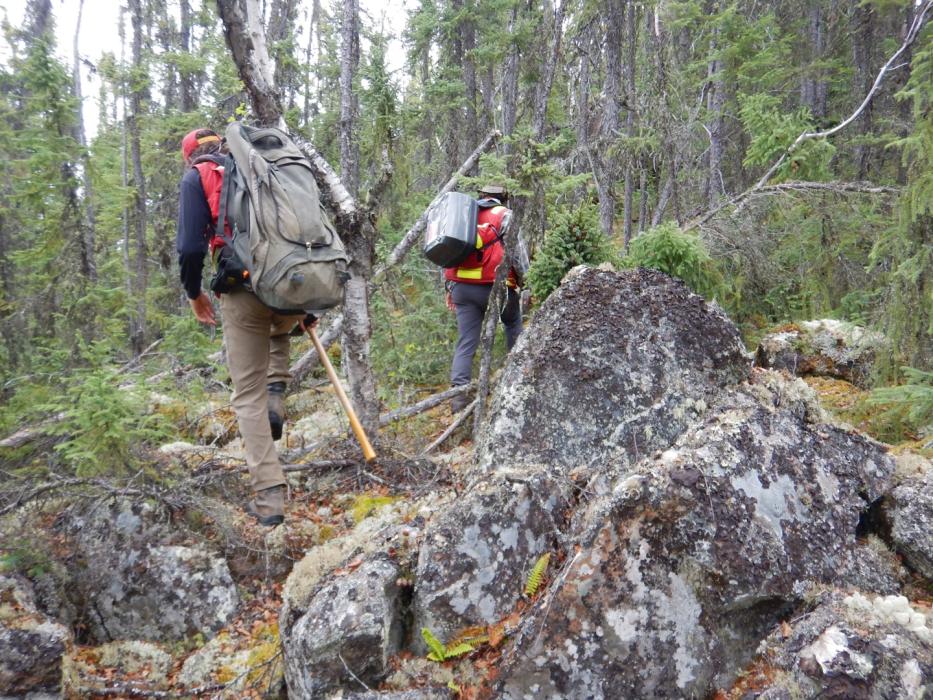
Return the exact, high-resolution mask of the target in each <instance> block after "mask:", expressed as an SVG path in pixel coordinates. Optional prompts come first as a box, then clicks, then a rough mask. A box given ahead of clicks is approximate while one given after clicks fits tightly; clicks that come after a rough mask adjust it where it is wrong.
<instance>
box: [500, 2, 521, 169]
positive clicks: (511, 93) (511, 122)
mask: <svg viewBox="0 0 933 700" xmlns="http://www.w3.org/2000/svg"><path fill="white" fill-rule="evenodd" d="M517 25H518V3H515V4H514V5H513V6H512V12H511V14H510V15H509V31H508V34H509V36H510V37H512V36H514V34H515V31H516V27H517ZM518 58H519V56H518V43H517V42H516V41H515V40H514V39H512V41H511V42H510V43H509V50H508V53H507V54H506V58H505V69H504V70H503V72H502V133H503V134H504V135H506V136H511V135H512V132H513V131H514V130H515V123H516V121H517V120H518ZM503 150H504V151H505V153H506V155H508V154H509V152H510V151H511V147H510V145H508V144H506V145H505V147H504V149H503Z"/></svg>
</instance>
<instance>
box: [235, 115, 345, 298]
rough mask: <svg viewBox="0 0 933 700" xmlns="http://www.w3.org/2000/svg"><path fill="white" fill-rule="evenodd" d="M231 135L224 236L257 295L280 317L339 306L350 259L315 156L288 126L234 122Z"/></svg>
mask: <svg viewBox="0 0 933 700" xmlns="http://www.w3.org/2000/svg"><path fill="white" fill-rule="evenodd" d="M225 136H226V140H227V147H228V148H229V150H230V153H229V155H228V156H227V159H226V162H225V163H224V180H223V186H222V189H221V194H220V205H219V216H218V224H217V233H218V235H220V236H221V237H222V238H224V239H225V240H226V241H227V243H228V245H230V246H231V248H232V249H233V252H234V253H236V255H237V257H238V258H239V259H240V262H242V263H243V264H244V266H245V267H246V269H247V271H248V272H249V282H250V285H251V286H252V289H253V292H254V293H255V294H256V296H257V297H259V300H260V301H262V302H263V303H264V304H265V305H266V306H268V307H270V308H271V309H273V310H275V311H277V312H280V313H301V312H319V311H324V310H325V309H329V308H331V307H333V306H336V305H337V304H339V303H340V302H341V300H342V299H343V285H344V283H345V282H346V280H347V278H348V274H347V265H348V263H349V258H348V257H347V253H346V251H345V249H344V246H343V243H342V242H341V240H340V237H339V236H338V235H337V232H336V231H335V230H334V227H333V225H332V224H331V222H330V221H329V220H328V218H327V215H326V214H325V213H324V206H323V205H322V204H321V200H320V197H319V196H318V189H317V183H316V182H315V181H314V174H313V173H312V171H311V166H310V164H309V163H308V160H307V158H305V157H304V155H303V154H302V153H301V151H300V150H299V149H298V147H297V146H296V145H295V144H294V142H293V141H292V140H291V139H290V138H289V137H288V135H287V134H285V133H284V132H283V131H281V130H280V129H275V128H271V127H269V128H256V127H251V126H246V125H245V124H242V123H240V122H233V123H231V124H230V125H229V126H228V127H227V131H226V134H225ZM225 220H226V221H227V222H228V224H229V226H230V233H231V234H232V240H231V238H230V237H229V236H228V234H227V233H226V232H225V231H224V224H223V222H224V221H225Z"/></svg>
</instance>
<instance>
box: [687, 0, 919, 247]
mask: <svg viewBox="0 0 933 700" xmlns="http://www.w3.org/2000/svg"><path fill="white" fill-rule="evenodd" d="M931 8H933V0H926V1H925V2H924V3H923V4H922V5H920V6H919V7H918V8H917V13H916V15H914V20H913V22H912V23H911V25H910V28H909V29H908V30H907V34H906V35H905V36H904V41H903V42H902V43H901V46H900V48H899V49H898V50H897V51H895V52H894V54H892V56H891V57H890V58H889V59H888V60H887V61H886V62H885V64H884V65H883V66H881V70H879V71H878V75H877V76H876V77H875V82H874V83H873V84H872V86H871V89H870V90H869V91H868V94H867V95H865V99H863V100H862V103H861V104H860V105H859V106H858V107H857V108H856V109H855V111H854V112H852V114H850V115H849V116H848V117H846V118H845V119H843V120H842V121H841V122H839V123H838V124H836V126H834V127H832V128H830V129H826V130H824V131H805V132H803V133H802V134H800V135H799V136H798V137H797V138H796V139H794V142H793V143H792V144H791V145H790V146H788V147H787V149H786V150H785V151H784V152H783V153H782V154H781V157H780V158H778V159H777V161H775V162H774V164H773V165H772V166H771V167H770V168H768V171H767V172H766V173H765V174H764V175H762V176H761V179H759V180H758V182H756V183H755V184H754V185H752V186H751V187H749V188H748V189H747V190H745V191H744V192H742V193H741V194H739V195H737V196H735V197H733V198H732V199H730V200H729V201H727V202H725V203H723V204H721V205H720V206H717V207H715V208H713V209H711V210H710V211H708V212H706V213H705V214H703V215H702V216H700V217H698V218H697V219H694V220H693V221H691V222H689V223H687V224H686V225H685V226H684V227H683V228H684V230H685V231H689V230H690V229H694V228H697V227H699V226H702V225H703V224H704V223H706V222H707V221H709V220H710V219H711V218H712V217H713V216H715V215H716V214H717V213H719V212H720V211H722V209H724V208H725V207H728V206H731V205H732V204H734V203H735V202H736V201H739V200H742V199H745V198H746V197H748V195H749V194H752V193H753V192H756V191H758V190H760V189H762V188H763V187H764V186H765V185H766V184H767V182H768V180H770V179H771V177H772V176H773V175H774V173H776V172H777V170H778V168H780V167H781V165H783V164H784V161H786V160H787V157H788V156H790V155H792V154H793V153H794V151H796V150H797V149H798V148H799V147H800V146H801V145H802V144H803V143H804V142H805V141H811V140H813V139H824V138H828V137H830V136H833V135H834V134H837V133H838V132H840V131H842V130H843V129H844V128H845V127H847V126H848V125H849V124H851V123H852V122H854V121H855V120H856V119H858V117H859V115H860V114H861V113H862V112H863V111H865V108H866V107H867V106H868V105H869V103H870V102H871V101H872V99H874V97H875V94H876V93H877V92H878V89H879V88H880V86H881V82H882V81H883V80H884V77H885V75H887V73H888V72H889V71H890V70H891V67H892V66H894V64H895V63H896V62H897V60H898V58H900V56H901V54H903V53H904V52H905V51H906V50H907V49H908V48H909V47H910V46H911V44H913V43H914V41H915V40H916V38H917V36H918V35H919V34H920V30H921V29H922V28H923V25H924V23H925V22H926V20H927V13H929V12H930V9H931Z"/></svg>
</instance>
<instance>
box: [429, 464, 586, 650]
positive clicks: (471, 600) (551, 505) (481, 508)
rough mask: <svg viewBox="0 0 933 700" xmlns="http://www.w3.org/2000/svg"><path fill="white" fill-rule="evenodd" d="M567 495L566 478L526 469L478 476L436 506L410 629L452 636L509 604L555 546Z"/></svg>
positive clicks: (443, 637)
mask: <svg viewBox="0 0 933 700" xmlns="http://www.w3.org/2000/svg"><path fill="white" fill-rule="evenodd" d="M571 499H572V490H571V488H570V485H569V483H568V482H567V481H566V480H563V481H561V480H559V479H558V478H556V477H555V476H554V475H550V474H548V473H547V472H544V471H538V472H532V471H530V470H525V471H523V472H522V473H521V474H520V475H508V474H501V473H500V474H498V475H497V477H496V478H491V479H488V480H486V481H483V482H481V483H478V484H476V485H474V486H473V487H472V488H471V489H470V491H469V492H468V493H466V494H465V495H464V496H463V498H462V499H459V500H458V501H456V502H455V503H454V504H453V505H452V506H451V507H450V508H447V509H446V510H444V511H441V512H440V513H439V514H438V515H437V516H436V517H435V518H434V519H433V520H432V521H431V523H430V524H429V525H428V527H427V528H426V530H425V534H424V539H423V542H422V545H421V549H420V554H419V557H418V568H417V571H416V574H415V596H414V614H415V624H414V628H415V630H420V629H422V628H424V627H426V628H428V629H429V630H430V631H431V633H432V634H434V636H435V637H437V638H438V639H440V640H442V641H449V640H450V639H451V638H452V637H453V636H454V635H455V633H456V632H458V631H459V630H462V629H463V628H465V627H471V626H475V625H488V624H492V623H494V622H496V621H497V620H499V619H500V618H502V617H504V616H505V615H506V614H507V613H508V612H510V611H511V610H512V609H513V608H514V606H515V603H516V602H517V601H518V599H519V597H520V596H521V593H522V589H523V588H524V585H525V579H526V577H527V575H528V572H529V571H530V570H531V568H532V567H533V566H534V564H535V562H536V561H537V560H538V558H539V557H541V556H542V555H543V554H545V553H547V552H555V551H556V550H557V548H558V541H557V536H558V534H559V533H560V532H561V530H563V529H565V527H566V523H565V519H566V514H567V512H568V511H569V509H570V508H571ZM420 639H421V637H420V635H417V636H416V641H417V640H420ZM418 648H419V650H421V651H423V650H424V648H423V646H422V645H420V643H419V645H418Z"/></svg>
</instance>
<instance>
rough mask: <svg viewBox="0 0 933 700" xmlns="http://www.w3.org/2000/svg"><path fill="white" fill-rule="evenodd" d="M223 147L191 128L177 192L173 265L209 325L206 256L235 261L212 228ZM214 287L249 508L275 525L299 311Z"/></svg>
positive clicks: (212, 321)
mask: <svg viewBox="0 0 933 700" xmlns="http://www.w3.org/2000/svg"><path fill="white" fill-rule="evenodd" d="M222 145H223V144H222V141H221V138H220V136H219V135H218V134H217V133H216V132H214V131H212V130H211V129H194V130H193V131H191V132H189V133H188V134H186V135H185V137H184V138H183V139H182V142H181V153H182V157H183V158H184V161H185V165H186V168H187V169H186V171H185V174H184V176H183V177H182V180H181V189H180V194H179V205H178V230H177V235H176V248H177V250H178V263H179V268H180V274H181V282H182V285H183V286H184V288H185V294H186V295H187V297H188V302H189V303H190V304H191V309H192V311H193V312H194V315H195V317H196V318H197V319H198V321H200V322H201V323H205V324H207V325H210V326H214V325H216V323H217V321H216V318H215V317H214V306H213V303H212V302H211V299H210V297H209V296H208V295H207V293H206V292H205V291H204V290H203V289H202V288H201V285H202V273H203V268H204V257H205V255H206V254H207V253H208V252H210V254H211V256H212V258H213V259H214V261H215V263H217V265H218V268H221V267H222V266H227V265H230V264H232V263H230V262H229V261H230V260H235V256H230V255H229V252H230V251H225V250H224V239H223V237H221V236H218V235H217V233H216V231H217V219H218V216H219V204H220V194H221V186H222V183H223V169H224V160H225V154H224V153H223V148H222ZM212 289H214V290H215V292H216V293H217V295H218V296H219V297H220V308H221V312H222V314H223V319H224V344H225V345H226V349H227V365H228V368H229V371H230V378H231V380H233V387H234V391H233V396H232V399H231V401H232V403H233V409H234V411H235V413H236V416H237V424H238V426H239V429H240V435H241V436H242V438H243V446H244V449H245V452H246V465H247V467H248V469H249V474H250V482H251V485H252V487H253V491H254V492H255V495H254V498H253V499H252V500H251V501H250V502H249V503H248V504H247V507H246V510H247V512H248V513H249V514H250V515H252V516H253V517H255V518H256V519H257V520H258V521H259V522H260V523H261V524H263V525H268V526H274V525H279V524H280V523H282V522H283V521H284V519H285V475H284V473H283V471H282V465H281V463H280V461H279V457H278V453H277V452H276V450H275V444H274V441H275V440H277V439H279V438H280V437H281V434H282V423H283V421H284V419H285V386H286V384H287V382H288V380H289V379H290V378H291V376H290V374H289V372H288V359H289V340H290V337H289V332H290V331H291V330H292V329H293V328H294V327H295V324H296V323H297V322H298V321H300V320H302V319H304V315H300V316H284V315H280V314H277V313H275V312H274V311H272V310H271V309H270V308H268V307H267V306H266V305H265V304H263V303H262V302H261V301H259V299H258V298H257V297H256V296H255V295H254V294H253V293H252V290H251V289H250V288H249V285H248V278H245V277H243V278H242V280H241V281H240V282H239V283H237V284H235V285H233V286H232V287H230V286H224V287H223V288H219V287H218V286H217V285H213V286H212Z"/></svg>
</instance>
